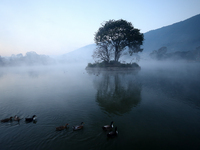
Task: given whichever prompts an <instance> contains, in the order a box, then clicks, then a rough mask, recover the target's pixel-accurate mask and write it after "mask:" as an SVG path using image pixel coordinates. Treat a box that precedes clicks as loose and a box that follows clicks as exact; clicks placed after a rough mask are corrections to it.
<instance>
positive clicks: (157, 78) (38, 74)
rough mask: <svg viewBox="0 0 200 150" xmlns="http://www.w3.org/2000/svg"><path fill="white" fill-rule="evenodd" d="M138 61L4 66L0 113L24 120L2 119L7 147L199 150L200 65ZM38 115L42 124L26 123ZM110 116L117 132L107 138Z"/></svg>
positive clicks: (3, 141)
mask: <svg viewBox="0 0 200 150" xmlns="http://www.w3.org/2000/svg"><path fill="white" fill-rule="evenodd" d="M138 64H139V65H140V66H141V70H138V71H133V72H118V71H115V72H113V71H107V72H106V71H102V70H85V67H86V66H87V63H79V64H78V63H76V64H73V63H70V64H67V63H66V64H60V65H46V66H23V67H17V66H16V67H1V68H0V95H1V98H0V119H4V118H8V117H10V116H14V115H18V116H19V117H21V118H23V119H22V120H21V121H20V122H19V123H18V122H17V121H12V122H8V123H0V133H1V134H0V145H1V148H2V149H11V150H12V149H13V150H14V149H66V148H68V149H72V150H73V149H109V150H111V149H115V150H116V149H197V148H198V147H199V146H200V144H199V143H200V122H199V120H200V91H199V89H200V78H199V75H200V64H199V63H195V62H181V61H148V60H142V59H141V61H139V62H138ZM32 115H37V122H36V123H32V122H31V123H26V122H25V121H24V118H25V117H31V116H32ZM82 121H83V122H84V128H83V129H82V130H80V131H73V130H72V126H73V125H77V124H80V123H81V122H82ZM111 121H114V126H117V128H118V131H119V135H118V136H117V137H116V138H113V139H108V138H107V136H106V134H107V132H104V131H103V130H102V128H101V127H102V126H103V125H105V124H110V122H111ZM66 123H69V128H67V129H65V130H63V131H61V132H59V131H55V128H56V127H57V126H61V125H65V124H66Z"/></svg>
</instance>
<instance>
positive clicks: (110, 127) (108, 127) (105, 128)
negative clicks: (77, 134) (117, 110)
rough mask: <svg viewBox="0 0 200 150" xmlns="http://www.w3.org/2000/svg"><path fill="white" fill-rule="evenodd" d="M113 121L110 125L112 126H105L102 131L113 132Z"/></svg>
mask: <svg viewBox="0 0 200 150" xmlns="http://www.w3.org/2000/svg"><path fill="white" fill-rule="evenodd" d="M113 123H114V122H113V121H112V122H111V123H110V125H105V126H103V127H102V129H103V130H107V131H110V130H112V128H113Z"/></svg>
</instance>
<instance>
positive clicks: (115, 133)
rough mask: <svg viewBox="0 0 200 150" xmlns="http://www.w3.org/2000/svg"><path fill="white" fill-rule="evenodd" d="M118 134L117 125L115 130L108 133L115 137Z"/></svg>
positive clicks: (108, 135) (109, 135)
mask: <svg viewBox="0 0 200 150" xmlns="http://www.w3.org/2000/svg"><path fill="white" fill-rule="evenodd" d="M117 135H118V131H117V127H115V131H111V132H109V133H108V134H107V137H115V136H117Z"/></svg>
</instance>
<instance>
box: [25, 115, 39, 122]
mask: <svg viewBox="0 0 200 150" xmlns="http://www.w3.org/2000/svg"><path fill="white" fill-rule="evenodd" d="M36 117H37V116H36V115H33V117H32V118H25V121H26V122H31V121H35V120H36Z"/></svg>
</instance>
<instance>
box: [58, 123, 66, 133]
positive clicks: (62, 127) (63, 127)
mask: <svg viewBox="0 0 200 150" xmlns="http://www.w3.org/2000/svg"><path fill="white" fill-rule="evenodd" d="M67 125H69V124H68V123H67V124H66V125H65V126H60V127H56V131H61V130H64V129H65V128H67Z"/></svg>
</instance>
